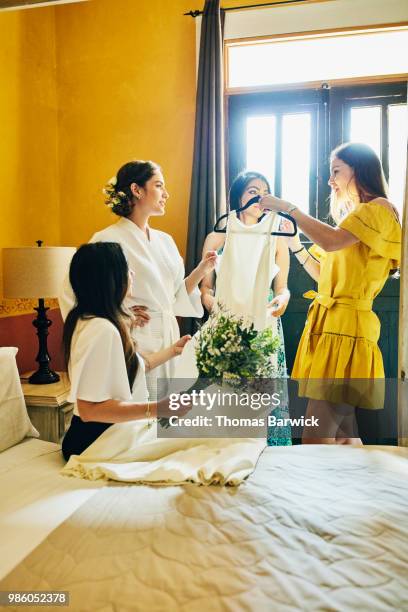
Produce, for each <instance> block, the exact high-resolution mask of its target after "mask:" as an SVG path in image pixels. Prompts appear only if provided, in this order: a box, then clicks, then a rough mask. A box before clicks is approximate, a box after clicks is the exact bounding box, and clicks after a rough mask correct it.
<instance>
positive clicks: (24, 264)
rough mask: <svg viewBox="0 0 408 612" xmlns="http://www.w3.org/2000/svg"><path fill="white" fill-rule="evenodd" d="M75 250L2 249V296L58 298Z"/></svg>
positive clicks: (63, 248) (61, 248) (57, 248)
mask: <svg viewBox="0 0 408 612" xmlns="http://www.w3.org/2000/svg"><path fill="white" fill-rule="evenodd" d="M75 250H76V249H75V248H74V247H16V248H5V249H3V251H2V252H3V295H4V297H5V298H53V297H57V296H58V294H59V293H60V291H61V286H62V283H63V281H64V278H65V276H66V275H67V273H68V270H69V266H70V263H71V259H72V256H73V255H74V253H75Z"/></svg>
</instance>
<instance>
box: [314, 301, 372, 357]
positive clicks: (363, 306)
mask: <svg viewBox="0 0 408 612" xmlns="http://www.w3.org/2000/svg"><path fill="white" fill-rule="evenodd" d="M303 297H305V298H306V299H308V300H313V302H312V303H311V305H310V306H311V310H310V311H309V315H308V318H307V322H306V326H307V335H308V337H309V336H310V334H311V333H313V329H314V326H315V323H316V318H317V313H318V312H319V309H318V308H314V306H315V305H316V304H319V305H320V306H323V308H326V309H327V310H330V308H332V307H333V306H335V305H337V304H338V305H339V306H347V307H348V308H349V309H350V310H360V311H361V310H363V311H367V312H369V311H371V310H372V306H373V301H372V300H360V299H355V298H348V297H338V298H334V297H331V296H330V295H324V294H323V293H318V292H317V291H313V290H311V291H306V293H304V294H303ZM345 316H347V314H346V313H345ZM309 349H310V346H309V345H308V350H309Z"/></svg>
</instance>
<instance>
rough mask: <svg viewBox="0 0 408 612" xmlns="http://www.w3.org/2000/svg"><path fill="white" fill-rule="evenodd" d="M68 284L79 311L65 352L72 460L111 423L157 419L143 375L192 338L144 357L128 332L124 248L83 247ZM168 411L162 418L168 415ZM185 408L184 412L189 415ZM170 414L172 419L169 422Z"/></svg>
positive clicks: (71, 320) (66, 445) (65, 448)
mask: <svg viewBox="0 0 408 612" xmlns="http://www.w3.org/2000/svg"><path fill="white" fill-rule="evenodd" d="M69 278H70V282H71V286H72V288H73V290H74V293H75V297H76V305H75V307H74V308H73V309H72V310H71V312H70V313H69V314H68V316H67V319H66V321H65V325H64V349H65V358H66V363H67V364H68V373H69V378H70V381H71V390H70V394H69V397H68V400H69V401H71V402H73V403H74V416H73V417H72V421H71V425H70V427H69V429H68V431H67V432H66V434H65V437H64V439H63V442H62V453H63V455H64V458H65V459H66V460H68V459H69V458H70V456H71V455H79V454H81V453H82V452H83V451H84V450H85V449H86V448H87V447H88V446H90V445H91V444H92V442H94V441H95V440H96V439H97V438H98V437H99V436H100V435H101V434H102V433H103V432H104V431H105V430H106V429H107V428H108V427H110V426H111V425H112V424H113V423H121V422H124V421H134V420H136V419H145V418H149V417H153V418H154V417H156V415H157V409H158V403H157V402H152V403H149V401H148V392H147V386H146V378H145V370H146V369H152V368H155V367H157V366H158V365H161V364H162V363H164V362H166V361H167V360H168V359H171V358H172V357H175V356H176V355H179V354H180V353H181V352H182V351H183V348H184V345H185V344H186V342H188V340H189V339H190V336H183V337H182V338H180V340H178V341H177V342H175V343H174V344H172V345H171V346H169V347H168V348H165V349H163V350H161V351H159V352H157V353H150V354H149V355H146V356H143V358H142V357H141V355H140V354H138V353H137V352H136V350H135V346H134V343H133V341H132V339H131V335H130V331H131V326H132V314H131V313H130V312H127V311H126V310H125V308H124V305H123V301H124V299H125V297H126V295H127V294H128V293H129V292H130V291H131V288H132V275H131V272H130V271H129V268H128V264H127V261H126V258H125V256H124V254H123V251H122V247H121V246H120V245H119V244H117V243H115V242H96V243H93V244H85V245H83V246H81V247H80V248H79V249H78V251H77V252H76V253H75V255H74V257H73V259H72V262H71V267H70V272H69ZM163 403H164V405H163V406H162V407H161V408H160V415H161V416H166V415H165V414H164V410H165V403H167V402H166V401H165V400H163ZM189 409H190V407H186V408H185V410H183V412H184V411H185V412H187V411H188V410H189ZM170 414H172V413H169V416H170Z"/></svg>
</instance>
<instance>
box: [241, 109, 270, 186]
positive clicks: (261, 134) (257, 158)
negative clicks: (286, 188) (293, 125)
mask: <svg viewBox="0 0 408 612" xmlns="http://www.w3.org/2000/svg"><path fill="white" fill-rule="evenodd" d="M275 135H276V117H275V116H274V115H269V116H266V117H248V119H247V156H246V166H247V169H248V170H254V171H255V172H261V174H264V175H265V176H266V178H267V179H268V180H269V184H270V186H271V191H272V193H273V192H274V185H275V138H276V136H275Z"/></svg>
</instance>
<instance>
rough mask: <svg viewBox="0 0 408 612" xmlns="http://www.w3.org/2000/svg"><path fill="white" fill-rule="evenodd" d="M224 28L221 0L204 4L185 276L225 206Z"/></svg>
mask: <svg viewBox="0 0 408 612" xmlns="http://www.w3.org/2000/svg"><path fill="white" fill-rule="evenodd" d="M223 29H224V11H223V10H222V9H220V0H206V2H205V6H204V10H203V17H202V23H201V39H200V57H199V68H198V83H197V96H196V118H195V131H194V156H193V171H192V180H191V191H190V205H189V217H188V219H189V221H188V238H187V254H186V273H187V274H188V273H190V272H191V270H193V268H195V266H196V265H197V264H198V262H199V261H200V259H201V255H202V248H203V243H204V239H205V237H206V236H207V234H208V233H210V232H211V231H212V229H213V227H214V223H215V221H216V219H217V218H218V217H219V216H220V215H221V214H222V213H223V212H225V206H226V205H225V168H224V116H223V115H224V74H223V72H224V70H223V68H224V67H223V39H224V36H223ZM182 327H183V332H184V333H188V332H189V333H191V332H194V331H195V329H194V323H193V320H189V319H185V320H184V321H183V326H182Z"/></svg>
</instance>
